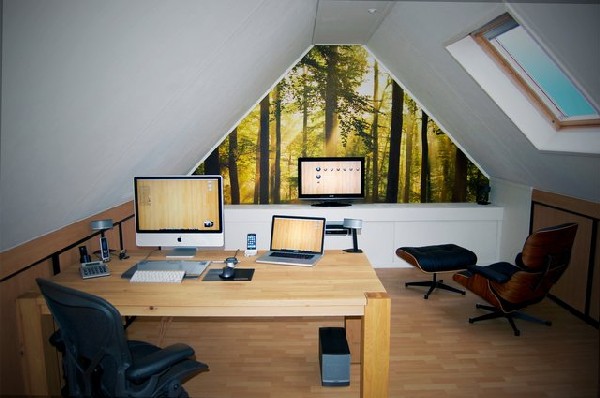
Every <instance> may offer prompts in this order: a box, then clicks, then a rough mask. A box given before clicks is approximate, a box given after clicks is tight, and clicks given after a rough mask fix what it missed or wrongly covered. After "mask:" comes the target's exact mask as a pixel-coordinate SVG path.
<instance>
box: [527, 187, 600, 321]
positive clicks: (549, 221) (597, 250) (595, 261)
mask: <svg viewBox="0 0 600 398" xmlns="http://www.w3.org/2000/svg"><path fill="white" fill-rule="evenodd" d="M599 221H600V203H594V202H588V201H585V200H580V199H576V198H571V197H568V196H562V195H557V194H553V193H549V192H542V191H536V190H534V191H533V193H532V202H531V230H532V231H535V230H537V229H539V228H543V227H548V226H552V225H557V224H561V223H565V222H576V223H578V224H579V228H578V230H577V236H576V237H575V243H574V245H573V251H572V255H571V264H570V266H569V268H568V269H567V270H566V271H565V273H564V275H563V276H562V277H561V279H560V280H559V281H558V283H557V284H556V285H555V286H554V287H553V288H552V291H551V294H552V295H553V296H554V297H556V298H557V299H558V300H560V301H561V302H562V303H564V304H566V305H567V306H569V307H571V308H572V309H574V310H576V311H577V312H578V313H579V314H580V315H582V316H583V317H584V318H585V319H586V320H587V321H589V322H591V323H592V324H594V325H596V326H597V325H598V322H599V320H600V231H599V224H600V223H599Z"/></svg>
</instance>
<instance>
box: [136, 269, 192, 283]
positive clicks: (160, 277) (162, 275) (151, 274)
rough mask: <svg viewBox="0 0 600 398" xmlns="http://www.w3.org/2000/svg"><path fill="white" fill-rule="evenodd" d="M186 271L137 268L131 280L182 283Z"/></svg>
mask: <svg viewBox="0 0 600 398" xmlns="http://www.w3.org/2000/svg"><path fill="white" fill-rule="evenodd" d="M184 275H185V271H182V270H179V271H174V270H171V271H142V270H137V271H135V273H134V274H133V276H132V277H131V279H130V280H129V281H130V282H151V283H161V282H162V283H181V280H182V279H183V277H184Z"/></svg>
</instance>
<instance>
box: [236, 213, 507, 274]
mask: <svg viewBox="0 0 600 398" xmlns="http://www.w3.org/2000/svg"><path fill="white" fill-rule="evenodd" d="M274 214H281V215H297V216H318V217H325V218H326V219H327V221H328V222H331V221H342V220H343V219H344V218H354V219H360V220H362V221H363V228H362V229H361V231H360V234H359V236H358V246H359V248H360V249H362V250H363V251H364V252H365V253H366V255H367V257H368V258H369V261H370V262H371V264H373V266H374V267H406V266H408V265H407V264H406V263H405V262H404V261H403V260H401V259H399V258H398V257H396V255H395V252H396V249H397V248H398V247H401V246H425V245H433V244H442V243H455V244H457V245H460V246H463V247H465V248H468V249H470V250H473V251H474V252H475V253H476V254H477V257H478V263H479V264H489V263H491V262H495V261H497V260H498V258H499V247H500V238H501V236H500V231H501V229H502V220H503V217H504V209H503V208H502V207H498V206H494V205H490V206H479V205H475V204H470V203H453V204H449V203H448V204H359V205H353V206H351V207H343V208H322V207H311V206H309V205H264V206H251V205H237V206H226V207H225V249H227V250H236V249H240V250H242V251H243V250H244V249H245V242H246V234H247V233H250V232H254V233H256V234H257V246H258V249H259V250H265V249H268V248H269V238H270V225H271V217H272V216H273V215H274ZM350 247H352V238H351V236H337V235H327V236H326V237H325V249H348V248H350Z"/></svg>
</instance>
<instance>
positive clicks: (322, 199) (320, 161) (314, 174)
mask: <svg viewBox="0 0 600 398" xmlns="http://www.w3.org/2000/svg"><path fill="white" fill-rule="evenodd" d="M364 166H365V158H363V157H301V158H298V198H299V199H301V200H312V201H315V202H316V203H315V204H313V206H349V205H350V203H349V201H353V200H360V199H364V197H365V187H364V182H365V167H364Z"/></svg>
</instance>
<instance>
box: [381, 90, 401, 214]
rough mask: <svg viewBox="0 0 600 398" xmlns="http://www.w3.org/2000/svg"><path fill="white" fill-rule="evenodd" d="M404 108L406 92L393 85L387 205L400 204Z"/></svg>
mask: <svg viewBox="0 0 600 398" xmlns="http://www.w3.org/2000/svg"><path fill="white" fill-rule="evenodd" d="M403 108H404V90H403V89H402V87H400V86H399V85H398V83H396V82H393V83H392V111H391V113H392V114H391V122H390V158H389V161H388V177H387V191H386V195H385V201H386V202H387V203H397V202H398V185H399V184H400V147H401V145H402V123H403V112H402V111H403Z"/></svg>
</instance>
